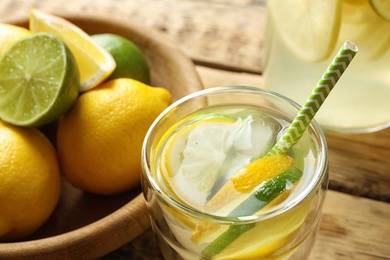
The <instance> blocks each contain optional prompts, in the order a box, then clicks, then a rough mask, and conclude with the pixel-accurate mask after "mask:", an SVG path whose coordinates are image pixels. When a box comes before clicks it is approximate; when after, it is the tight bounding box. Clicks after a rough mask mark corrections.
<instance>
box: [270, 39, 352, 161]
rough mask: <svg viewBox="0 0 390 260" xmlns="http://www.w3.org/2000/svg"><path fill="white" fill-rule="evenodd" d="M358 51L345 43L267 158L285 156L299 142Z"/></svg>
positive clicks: (347, 42) (350, 44) (348, 42)
mask: <svg viewBox="0 0 390 260" xmlns="http://www.w3.org/2000/svg"><path fill="white" fill-rule="evenodd" d="M357 51H358V48H357V46H356V45H355V44H353V43H352V42H350V41H346V42H345V43H344V45H343V46H342V47H341V48H340V50H339V52H338V53H337V55H336V56H335V57H334V58H333V60H332V62H331V64H329V67H328V68H327V70H326V71H325V73H324V74H323V75H322V77H321V79H320V81H319V82H318V83H317V86H316V87H315V88H314V89H313V91H312V93H311V94H310V96H309V98H308V99H307V101H306V103H305V104H304V105H303V106H302V108H301V110H300V111H299V113H298V115H297V116H296V117H295V118H294V121H293V122H292V123H291V125H290V127H289V128H288V129H287V131H286V132H285V133H284V134H283V136H282V137H281V138H280V139H279V140H278V142H277V143H276V144H275V145H274V147H272V149H271V150H270V151H269V152H268V153H267V156H268V155H276V154H285V153H287V151H288V150H290V148H291V147H292V146H293V145H294V144H296V143H297V142H298V141H299V139H300V138H301V136H302V135H303V133H304V132H305V130H306V128H307V127H308V126H309V124H310V122H311V120H312V119H313V117H314V116H315V114H316V113H317V111H318V109H320V107H321V105H322V103H324V101H325V99H326V98H327V97H328V95H329V93H330V91H331V90H332V89H333V87H334V86H335V85H336V83H337V81H338V80H339V79H340V77H341V75H342V74H343V73H344V71H345V69H346V68H347V67H348V65H349V64H350V62H351V61H352V59H353V58H354V57H355V54H356V53H357Z"/></svg>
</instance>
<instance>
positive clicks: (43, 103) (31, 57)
mask: <svg viewBox="0 0 390 260" xmlns="http://www.w3.org/2000/svg"><path fill="white" fill-rule="evenodd" d="M79 82H80V81H79V72H78V68H77V65H76V62H75V59H74V57H73V55H72V53H71V52H70V51H69V49H68V48H67V47H66V45H65V44H64V42H63V41H62V40H60V39H59V38H58V37H56V36H54V35H52V34H48V33H37V34H32V35H30V36H28V37H25V38H23V39H21V40H20V41H18V42H16V43H15V44H14V45H12V46H11V47H10V48H9V49H8V50H7V51H6V52H5V53H4V55H3V56H2V57H1V59H0V118H1V119H2V120H4V121H6V122H8V123H11V124H14V125H19V126H41V125H44V124H46V123H49V122H51V121H54V120H55V119H57V118H58V117H60V116H61V115H62V114H64V113H65V112H66V111H67V110H68V109H69V108H70V107H71V106H72V105H73V103H74V102H75V101H76V99H77V96H78V93H79V92H78V88H79Z"/></svg>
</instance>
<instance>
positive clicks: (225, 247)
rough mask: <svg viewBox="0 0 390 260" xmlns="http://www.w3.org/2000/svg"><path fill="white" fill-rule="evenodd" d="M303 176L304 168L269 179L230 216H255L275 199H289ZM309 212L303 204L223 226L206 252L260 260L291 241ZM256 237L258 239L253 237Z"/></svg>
mask: <svg viewBox="0 0 390 260" xmlns="http://www.w3.org/2000/svg"><path fill="white" fill-rule="evenodd" d="M259 170H263V169H259ZM301 177H302V171H300V170H299V169H297V168H294V167H292V168H289V169H287V170H286V171H284V172H282V173H280V174H278V175H277V176H275V177H273V178H272V179H270V180H267V181H265V182H264V184H262V185H261V186H260V187H259V188H258V189H257V190H256V192H254V193H253V194H252V195H251V196H250V197H249V198H248V199H247V200H245V201H244V202H242V203H241V204H240V205H238V206H237V207H236V208H235V209H234V210H233V211H232V212H231V213H229V216H242V215H251V214H254V213H256V212H258V211H259V209H262V208H264V207H266V206H268V205H269V204H270V203H273V202H274V201H275V200H276V201H277V202H278V203H280V202H282V200H284V199H286V195H285V194H286V192H287V193H289V192H290V191H291V188H292V187H293V185H294V183H296V182H297V181H299V180H300V178H301ZM280 197H281V199H279V198H280ZM305 204H307V203H305ZM305 215H306V207H304V209H303V210H302V207H301V206H298V207H296V208H295V209H293V210H291V211H289V212H288V213H284V214H282V215H278V216H275V217H273V218H270V219H267V220H262V221H261V223H259V224H254V223H250V224H243V225H231V226H229V227H228V228H227V227H222V229H224V230H225V231H224V232H222V233H219V234H218V237H216V238H214V239H213V241H212V242H211V243H210V244H209V245H208V246H207V247H206V248H205V249H204V250H203V251H202V253H203V254H204V255H205V256H207V257H212V256H218V257H216V259H232V258H233V259H248V257H249V259H260V258H262V257H265V256H266V255H268V254H271V253H273V252H274V251H276V250H278V249H279V248H280V247H283V245H284V243H287V242H288V241H291V239H293V234H294V233H295V231H296V230H297V228H298V227H299V226H300V225H301V224H302V222H303V220H304V217H305ZM210 235H212V236H214V234H210ZM254 237H255V238H256V239H253V238H254ZM244 255H245V257H243V256H244Z"/></svg>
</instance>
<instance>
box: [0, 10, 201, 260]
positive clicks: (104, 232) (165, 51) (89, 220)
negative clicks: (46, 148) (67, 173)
mask: <svg viewBox="0 0 390 260" xmlns="http://www.w3.org/2000/svg"><path fill="white" fill-rule="evenodd" d="M64 18H65V19H67V20H69V21H71V22H72V23H74V24H76V25H77V26H79V27H80V28H82V29H83V30H85V31H86V32H87V33H89V34H91V35H92V34H98V33H114V34H118V35H122V36H124V37H126V38H128V39H130V40H131V41H133V42H134V43H135V44H136V45H138V47H139V48H140V49H141V51H142V52H143V53H144V55H145V57H146V59H147V61H148V63H149V65H150V68H151V85H153V86H160V87H165V88H167V89H168V90H169V91H170V92H171V93H172V96H173V99H174V100H176V99H178V98H180V97H183V96H185V95H187V94H189V93H192V92H195V91H197V90H200V89H202V83H201V80H200V78H199V76H198V74H197V73H196V71H195V68H194V66H193V64H192V62H191V61H190V60H189V59H188V58H187V57H186V56H185V55H184V54H183V53H182V52H181V51H180V50H178V49H177V48H176V47H175V45H174V44H173V43H172V42H171V41H170V40H169V39H167V36H165V35H163V34H161V33H159V32H157V31H153V30H151V29H148V28H144V27H142V26H140V25H136V24H128V23H127V24H123V23H121V22H119V21H113V20H112V19H111V18H110V20H109V21H106V20H102V19H98V18H92V17H85V16H83V17H80V16H73V17H70V16H67V17H64ZM13 23H14V24H16V25H20V26H24V27H26V28H28V19H24V20H22V21H18V22H13ZM62 188H63V191H62V196H61V199H60V202H59V204H58V206H57V208H56V210H55V211H54V213H53V215H52V216H51V218H50V219H49V220H48V221H47V222H46V223H45V225H44V226H42V227H41V228H40V229H39V230H38V231H37V232H36V233H35V234H33V235H32V236H31V237H28V238H26V239H25V240H23V241H20V242H13V243H0V259H22V258H23V259H53V258H54V259H93V258H98V257H101V256H103V255H105V254H107V253H109V252H111V251H113V250H115V249H117V248H119V247H121V246H123V245H125V244H126V243H128V242H130V241H131V240H132V239H134V238H135V237H137V236H138V235H140V234H141V233H143V232H144V231H145V230H146V229H148V228H149V227H150V223H149V216H148V212H147V208H146V205H145V203H144V198H143V196H142V194H141V190H140V188H139V189H137V190H133V191H131V192H128V193H126V194H121V195H117V196H107V197H106V196H98V195H92V194H88V193H85V192H82V191H81V190H78V189H76V188H74V187H73V186H72V185H70V184H69V183H68V182H67V181H66V180H65V179H63V181H62Z"/></svg>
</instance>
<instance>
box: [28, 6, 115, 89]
mask: <svg viewBox="0 0 390 260" xmlns="http://www.w3.org/2000/svg"><path fill="white" fill-rule="evenodd" d="M30 30H31V31H32V32H48V33H52V34H54V35H57V36H58V37H59V38H61V39H62V40H63V41H64V42H65V43H66V45H67V46H68V47H69V49H70V50H71V51H72V53H73V55H74V57H75V58H76V62H77V65H78V68H79V71H80V81H81V84H80V91H87V90H89V89H91V88H94V87H96V86H97V85H99V84H100V83H101V82H103V81H104V80H105V79H106V78H108V77H109V76H110V75H111V73H112V72H113V71H114V69H115V66H116V64H115V60H114V59H113V57H112V56H111V55H110V54H109V53H108V52H107V51H106V50H104V49H103V48H102V47H100V46H99V44H97V43H96V42H94V41H93V40H92V38H91V37H90V36H89V35H88V34H87V33H86V32H84V31H83V30H81V29H80V28H79V27H77V26H76V25H74V24H72V23H70V22H69V21H67V20H65V19H63V18H61V17H58V16H54V15H51V14H47V13H44V12H42V11H39V10H36V9H32V10H31V12H30Z"/></svg>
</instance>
